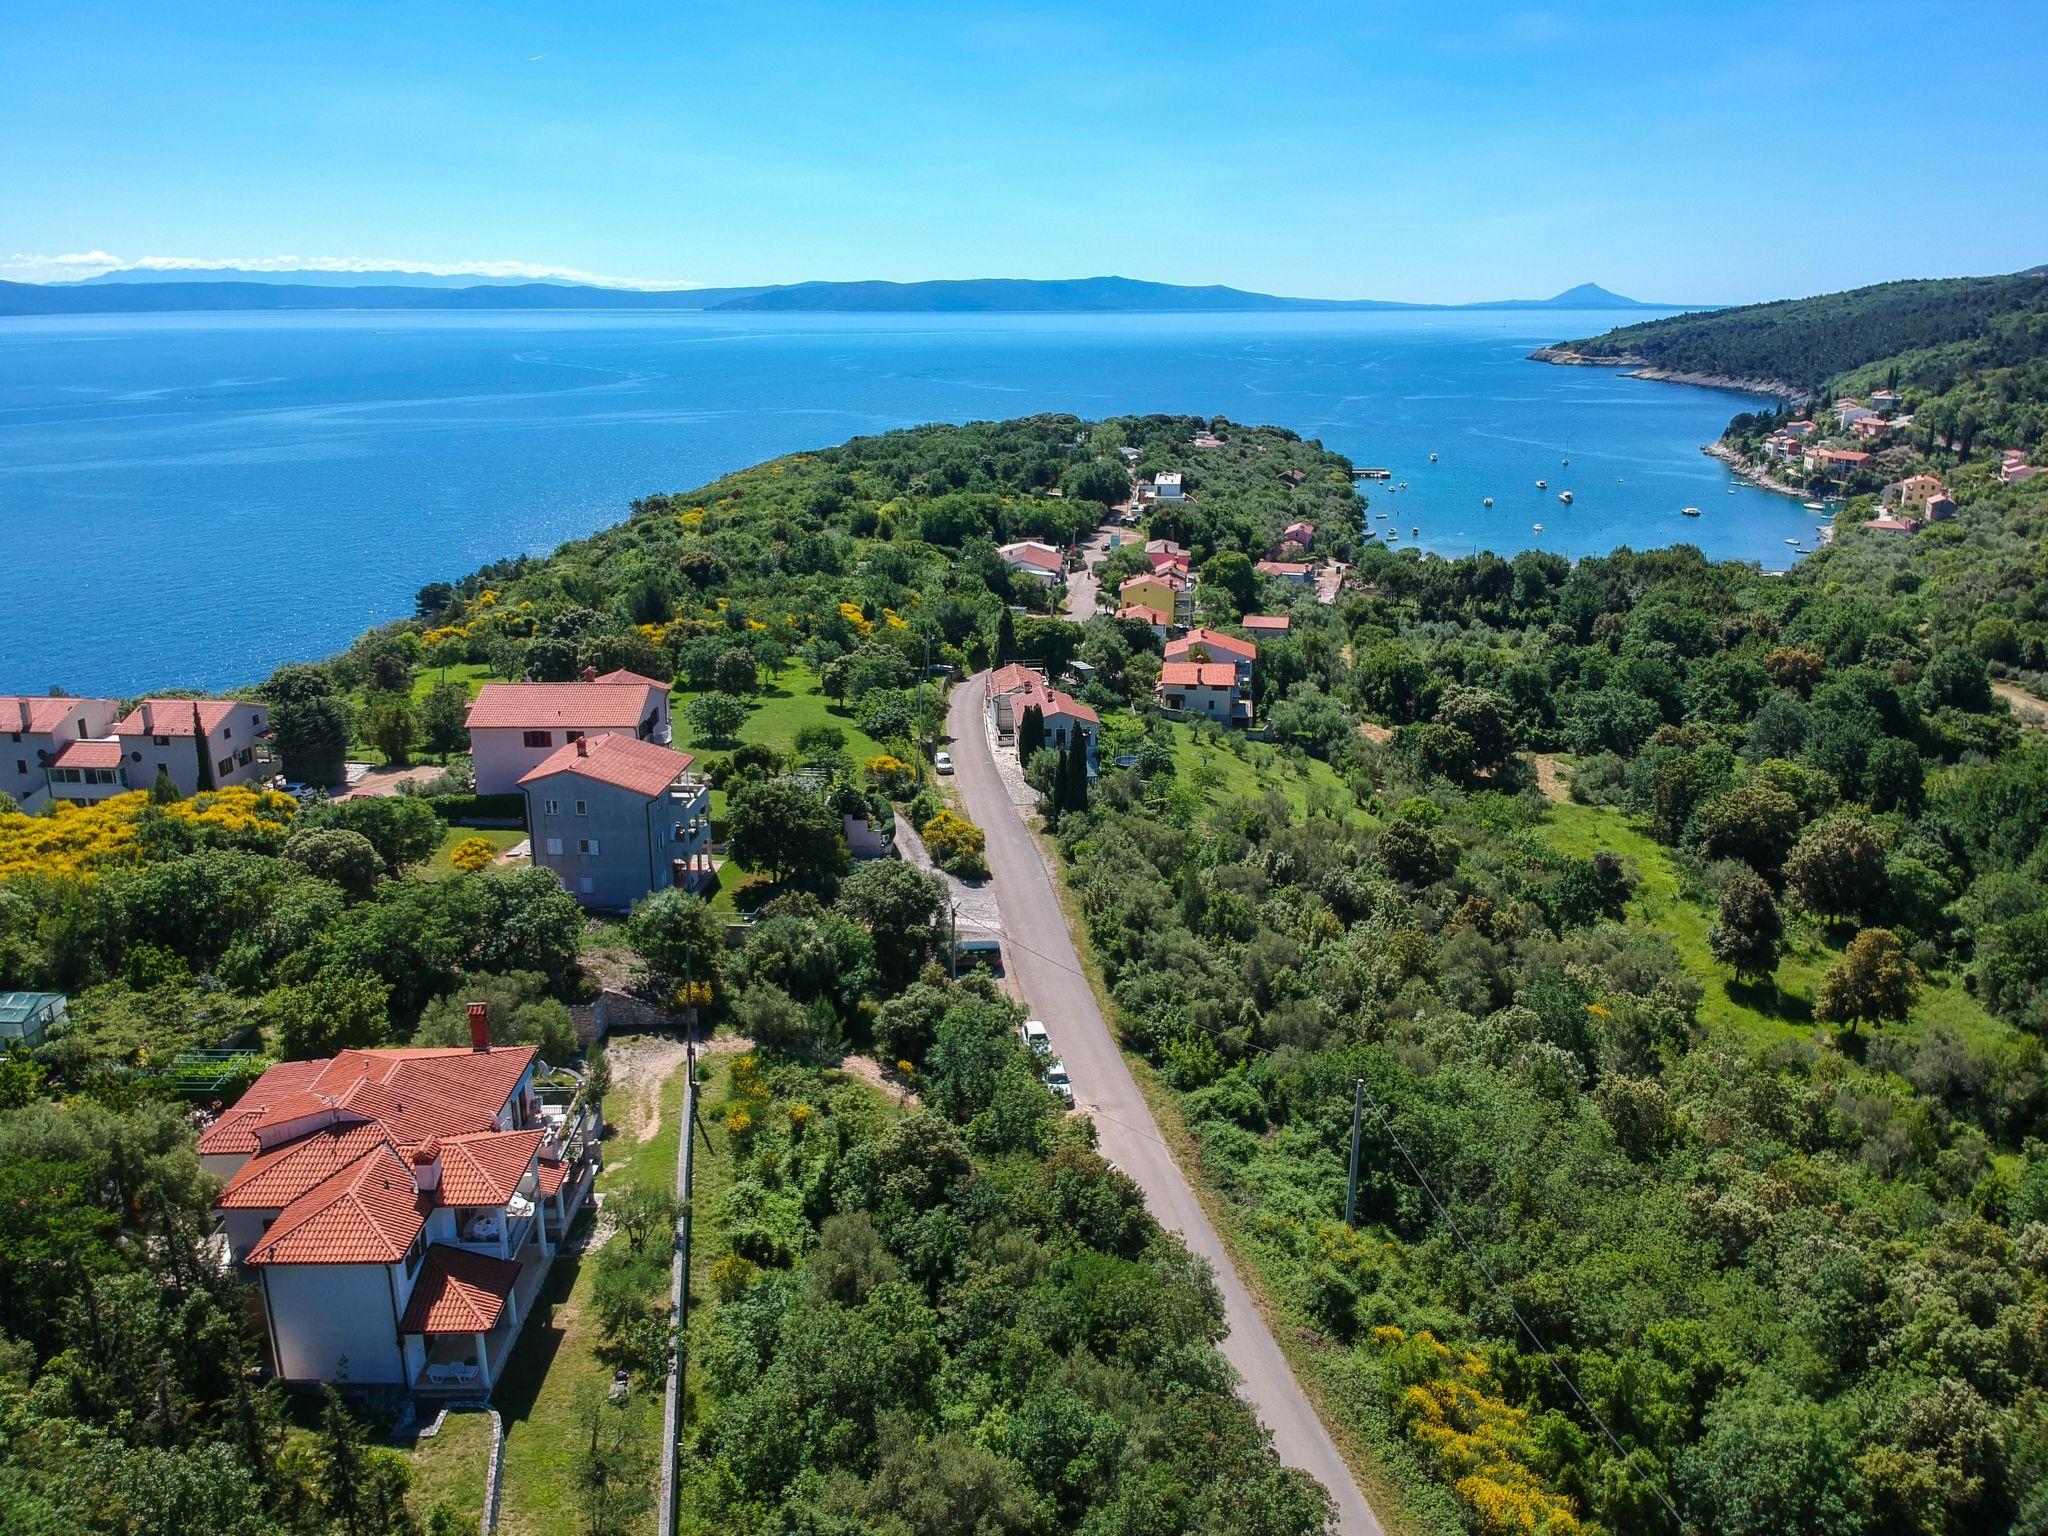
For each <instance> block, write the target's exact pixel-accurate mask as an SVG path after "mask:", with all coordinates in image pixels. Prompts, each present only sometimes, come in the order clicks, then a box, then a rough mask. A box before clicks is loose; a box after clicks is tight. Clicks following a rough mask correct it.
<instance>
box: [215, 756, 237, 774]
mask: <svg viewBox="0 0 2048 1536" xmlns="http://www.w3.org/2000/svg"><path fill="white" fill-rule="evenodd" d="M219 767H220V776H221V777H222V778H226V777H227V776H228V775H229V774H231V773H233V772H234V771H235V760H234V759H233V758H232V757H224V758H222V759H221V760H220V764H219Z"/></svg>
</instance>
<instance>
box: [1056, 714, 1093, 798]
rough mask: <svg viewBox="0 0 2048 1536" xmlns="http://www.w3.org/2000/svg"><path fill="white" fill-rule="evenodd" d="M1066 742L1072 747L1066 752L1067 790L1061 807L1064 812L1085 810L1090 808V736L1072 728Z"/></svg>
mask: <svg viewBox="0 0 2048 1536" xmlns="http://www.w3.org/2000/svg"><path fill="white" fill-rule="evenodd" d="M1066 744H1067V747H1068V748H1069V749H1070V750H1068V752H1067V753H1066V766H1067V783H1066V791H1065V793H1064V794H1063V795H1062V796H1061V797H1060V800H1061V803H1060V809H1061V811H1062V812H1066V811H1085V810H1087V809H1088V737H1087V735H1086V734H1085V733H1084V732H1082V731H1080V730H1078V729H1072V730H1069V731H1068V732H1067V740H1066Z"/></svg>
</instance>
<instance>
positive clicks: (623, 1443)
mask: <svg viewBox="0 0 2048 1536" xmlns="http://www.w3.org/2000/svg"><path fill="white" fill-rule="evenodd" d="M649 1461H650V1458H649V1456H648V1454H647V1452H646V1451H645V1450H644V1449H643V1448H642V1447H641V1444H640V1441H639V1439H638V1437H637V1436H636V1435H635V1434H634V1431H633V1424H632V1421H631V1420H630V1419H629V1418H628V1417H627V1416H626V1414H625V1413H624V1411H623V1410H621V1409H619V1408H615V1407H613V1406H612V1405H611V1404H609V1403H607V1402H606V1401H605V1400H604V1398H603V1397H602V1396H600V1395H599V1393H598V1392H597V1390H596V1389H595V1388H591V1389H589V1390H587V1391H586V1392H585V1393H584V1394H583V1395H582V1397H581V1399H580V1400H579V1402H578V1403H577V1407H576V1451H575V1454H574V1456H573V1458H572V1460H571V1461H570V1464H569V1480H570V1485H571V1486H572V1487H573V1488H574V1489H575V1494H576V1508H577V1511H578V1512H579V1514H580V1515H581V1517H582V1519H581V1529H582V1532H583V1536H620V1533H622V1532H625V1531H627V1530H629V1529H631V1528H632V1526H633V1524H634V1522H635V1521H637V1520H638V1519H639V1518H640V1517H641V1516H642V1515H644V1514H645V1513H646V1512H647V1508H648V1506H649V1505H650V1504H651V1503H652V1502H653V1499H654V1479H653V1478H652V1477H651V1476H650V1475H649V1473H650V1471H651V1468H650V1466H649Z"/></svg>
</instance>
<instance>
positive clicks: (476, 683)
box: [412, 661, 491, 709]
mask: <svg viewBox="0 0 2048 1536" xmlns="http://www.w3.org/2000/svg"><path fill="white" fill-rule="evenodd" d="M490 680H491V669H490V668H489V667H487V666H485V665H484V664H483V663H482V662H480V661H457V662H451V663H449V664H448V665H447V666H445V667H442V666H434V665H431V664H429V665H423V666H421V667H420V668H419V669H418V670H417V671H415V672H414V673H413V675H412V702H413V708H415V709H417V708H419V706H420V705H422V704H424V703H425V702H426V701H427V695H428V694H430V693H432V692H433V691H434V690H435V689H436V688H438V687H440V686H441V684H442V683H444V682H449V683H460V684H462V686H463V688H464V689H466V690H467V691H468V693H469V696H470V697H471V698H475V697H476V695H477V690H478V689H480V688H482V687H483V685H484V684H485V683H488V682H489V681H490Z"/></svg>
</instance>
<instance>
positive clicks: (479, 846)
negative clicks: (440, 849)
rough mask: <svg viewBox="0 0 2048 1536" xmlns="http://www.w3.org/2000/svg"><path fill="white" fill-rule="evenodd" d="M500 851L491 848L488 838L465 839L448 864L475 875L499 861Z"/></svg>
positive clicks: (449, 857)
mask: <svg viewBox="0 0 2048 1536" xmlns="http://www.w3.org/2000/svg"><path fill="white" fill-rule="evenodd" d="M497 857H498V850H497V849H496V848H494V847H492V846H491V840H490V839H489V838H487V837H465V838H464V839H463V840H462V841H461V842H459V843H457V844H456V845H455V851H454V852H453V853H451V854H449V855H448V862H449V863H450V864H453V865H454V866H455V867H456V868H457V869H464V870H468V871H469V872H470V873H471V874H475V873H476V872H477V871H478V870H482V869H489V868H490V867H491V865H492V864H493V863H494V862H495V861H496V860H497Z"/></svg>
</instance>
